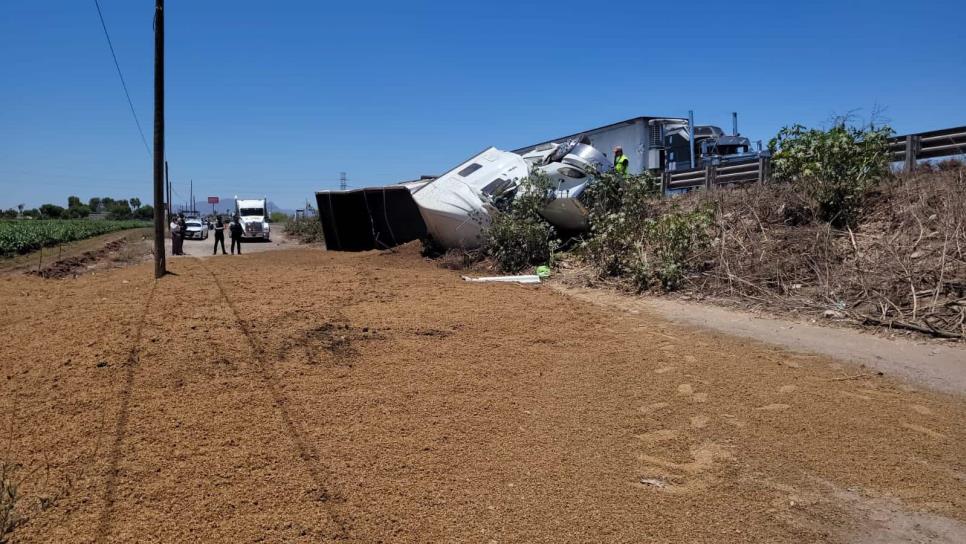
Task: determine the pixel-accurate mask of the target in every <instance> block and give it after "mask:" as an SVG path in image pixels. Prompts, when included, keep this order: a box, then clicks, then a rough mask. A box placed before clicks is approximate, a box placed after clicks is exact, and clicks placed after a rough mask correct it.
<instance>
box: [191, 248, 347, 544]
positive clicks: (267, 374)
mask: <svg viewBox="0 0 966 544" xmlns="http://www.w3.org/2000/svg"><path fill="white" fill-rule="evenodd" d="M198 262H199V263H200V264H201V267H202V268H203V269H204V270H205V271H206V272H208V274H210V275H211V277H212V279H213V280H214V282H215V285H216V286H218V291H219V292H220V293H221V296H222V298H224V299H225V303H226V304H227V305H228V307H229V308H231V311H232V315H234V316H235V321H237V322H238V326H239V328H240V329H241V331H242V335H243V336H244V337H245V341H246V343H247V344H248V347H249V349H251V352H252V357H253V359H254V361H255V367H256V369H257V370H258V374H259V375H260V376H261V378H262V381H263V382H264V383H265V385H266V386H267V387H268V391H269V393H270V394H271V396H272V402H273V403H274V404H275V406H276V407H277V408H278V410H279V413H280V414H281V417H282V424H283V425H284V427H285V432H286V433H287V434H288V436H289V439H291V441H292V444H293V445H294V446H295V449H296V452H297V454H298V456H299V458H300V459H302V461H303V463H304V465H305V468H306V469H307V470H308V471H309V474H310V475H311V477H312V481H313V482H314V483H315V485H316V488H317V491H318V496H317V499H318V500H319V501H321V502H323V503H324V504H326V506H327V508H326V510H327V511H328V514H329V517H330V518H331V519H332V521H333V523H334V524H335V525H336V527H338V532H337V533H336V534H335V535H334V538H335V539H337V540H348V539H349V523H348V522H347V521H346V520H345V519H343V517H342V516H341V515H340V514H339V512H337V511H336V508H335V504H336V503H341V502H344V501H345V499H344V497H343V495H342V494H341V493H339V492H337V491H333V489H332V486H331V485H330V484H329V483H327V482H328V481H331V479H332V475H333V473H332V471H331V470H329V469H328V468H327V467H326V466H325V465H324V464H323V463H322V461H321V456H320V455H319V452H318V450H317V449H316V448H315V446H314V445H313V444H312V443H311V442H310V441H308V440H306V439H305V437H304V435H305V433H304V432H303V431H301V430H299V428H298V426H297V425H296V422H295V419H294V418H293V417H292V414H291V411H290V409H289V400H288V398H287V397H286V396H285V394H284V393H282V391H281V388H280V387H279V381H278V377H277V376H276V375H275V372H274V371H273V370H272V367H271V365H270V364H269V363H268V362H267V358H266V356H265V349H264V348H263V347H262V345H261V344H260V343H259V342H258V340H257V339H256V338H255V337H254V335H252V333H251V329H249V327H248V324H247V323H246V322H245V320H243V319H242V317H241V314H240V313H239V311H238V308H237V307H236V306H235V303H234V302H233V301H232V300H231V299H230V298H229V297H228V292H227V291H226V290H225V287H224V285H222V283H221V280H220V279H219V278H218V275H217V274H215V273H214V272H213V271H212V270H211V269H210V268H209V267H208V266H206V265H205V264H204V262H203V261H201V260H200V259H199V260H198Z"/></svg>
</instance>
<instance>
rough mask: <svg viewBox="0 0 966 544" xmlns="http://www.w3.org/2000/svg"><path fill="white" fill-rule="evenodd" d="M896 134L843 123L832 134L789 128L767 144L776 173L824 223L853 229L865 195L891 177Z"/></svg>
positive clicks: (838, 123) (828, 131)
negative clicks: (891, 149) (891, 146)
mask: <svg viewBox="0 0 966 544" xmlns="http://www.w3.org/2000/svg"><path fill="white" fill-rule="evenodd" d="M891 135H892V129H891V128H889V127H880V128H874V127H869V128H857V127H854V126H850V125H848V124H847V123H846V122H844V121H840V122H837V123H836V124H835V126H834V127H832V128H831V129H829V130H819V129H806V128H805V127H803V126H801V125H794V126H791V127H785V128H782V129H781V131H779V132H778V135H777V136H775V138H773V139H772V140H771V142H769V144H768V147H769V149H770V150H771V152H772V174H773V176H774V178H775V179H778V180H782V181H789V182H792V183H794V184H796V185H798V186H799V187H801V188H802V190H803V191H804V192H805V194H806V196H808V197H809V198H810V199H811V200H812V201H813V203H814V204H815V207H816V209H817V212H818V216H819V217H820V218H821V219H824V220H825V221H828V222H830V223H832V224H833V225H836V226H844V225H848V224H852V223H854V221H855V220H856V218H857V216H858V214H859V212H860V210H861V205H862V197H863V195H864V194H865V193H866V192H867V191H868V189H869V188H870V187H871V186H872V185H873V184H875V183H876V182H877V181H878V180H879V179H880V178H881V177H882V176H883V175H885V174H886V173H887V172H888V169H889V161H890V156H889V142H888V139H889V137H890V136H891Z"/></svg>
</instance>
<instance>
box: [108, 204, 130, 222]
mask: <svg viewBox="0 0 966 544" xmlns="http://www.w3.org/2000/svg"><path fill="white" fill-rule="evenodd" d="M107 218H108V219H130V218H131V207H130V206H128V204H127V201H126V200H123V201H122V200H117V201H114V204H113V205H112V206H111V207H110V208H108V209H107Z"/></svg>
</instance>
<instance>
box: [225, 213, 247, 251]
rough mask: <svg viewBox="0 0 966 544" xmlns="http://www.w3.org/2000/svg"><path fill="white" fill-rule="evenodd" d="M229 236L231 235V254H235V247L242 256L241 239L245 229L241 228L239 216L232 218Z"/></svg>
mask: <svg viewBox="0 0 966 544" xmlns="http://www.w3.org/2000/svg"><path fill="white" fill-rule="evenodd" d="M228 230H229V234H230V235H231V254H232V255H234V254H235V246H238V254H239V255H241V238H242V234H243V233H244V232H245V229H244V228H242V226H241V220H240V219H238V216H237V215H236V216H235V217H233V218H232V220H231V225H229V227H228Z"/></svg>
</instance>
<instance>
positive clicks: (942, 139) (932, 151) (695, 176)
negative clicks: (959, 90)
mask: <svg viewBox="0 0 966 544" xmlns="http://www.w3.org/2000/svg"><path fill="white" fill-rule="evenodd" d="M889 153H890V154H891V155H892V160H893V162H901V163H903V164H904V168H905V170H906V171H907V172H909V171H912V170H913V169H914V168H915V166H916V162H917V161H919V160H921V159H937V158H941V157H955V156H957V155H966V126H963V127H954V128H944V129H941V130H931V131H929V132H920V133H917V134H907V135H904V136H896V137H894V138H889ZM770 180H771V160H770V159H769V158H768V157H761V158H758V159H752V160H749V161H743V162H736V163H730V164H724V165H719V166H713V165H709V166H706V167H701V168H693V169H689V170H676V171H669V172H664V174H663V175H662V176H661V189H662V192H663V193H667V192H668V191H689V190H692V189H696V188H698V187H704V188H705V189H712V188H715V187H721V186H726V185H738V184H743V183H756V182H757V183H761V182H767V181H770Z"/></svg>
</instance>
